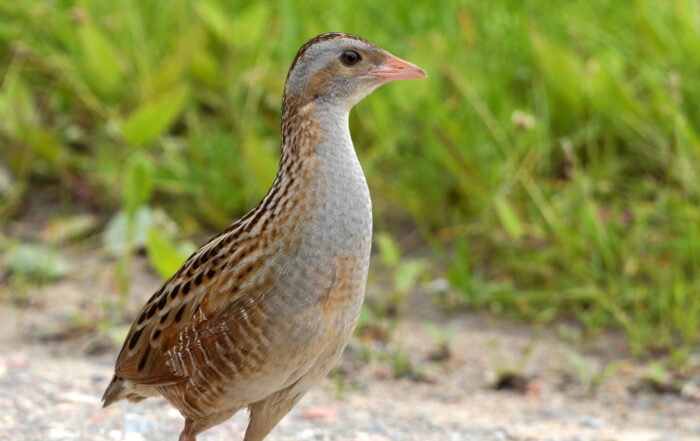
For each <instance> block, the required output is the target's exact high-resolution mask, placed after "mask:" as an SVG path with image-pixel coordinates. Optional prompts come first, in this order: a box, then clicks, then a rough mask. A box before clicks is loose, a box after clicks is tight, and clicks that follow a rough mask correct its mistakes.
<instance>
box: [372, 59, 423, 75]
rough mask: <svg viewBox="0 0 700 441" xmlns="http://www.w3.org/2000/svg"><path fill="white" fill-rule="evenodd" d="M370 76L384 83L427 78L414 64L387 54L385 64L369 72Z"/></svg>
mask: <svg viewBox="0 0 700 441" xmlns="http://www.w3.org/2000/svg"><path fill="white" fill-rule="evenodd" d="M370 75H373V76H375V77H379V78H381V79H383V80H384V81H394V80H413V79H418V78H425V77H427V76H428V74H427V73H425V71H424V70H423V69H421V68H420V67H418V66H416V65H415V64H413V63H409V62H408V61H406V60H402V59H401V58H399V57H395V56H393V55H391V54H389V59H388V60H387V61H386V62H384V63H383V64H382V65H380V66H377V68H376V69H374V70H372V71H370Z"/></svg>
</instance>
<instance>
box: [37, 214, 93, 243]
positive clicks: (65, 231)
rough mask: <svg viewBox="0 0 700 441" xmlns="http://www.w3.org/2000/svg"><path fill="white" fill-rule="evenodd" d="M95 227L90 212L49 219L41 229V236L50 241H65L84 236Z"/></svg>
mask: <svg viewBox="0 0 700 441" xmlns="http://www.w3.org/2000/svg"><path fill="white" fill-rule="evenodd" d="M96 227H97V218H96V217H95V216H94V215H92V214H80V215H77V216H70V217H60V218H56V219H51V220H50V221H49V224H48V225H47V226H46V228H44V229H43V230H42V231H41V238H42V239H43V240H45V241H46V242H50V243H65V242H69V241H71V240H74V239H78V238H81V237H84V236H86V235H87V234H88V233H90V232H91V231H93V230H94V229H95V228H96Z"/></svg>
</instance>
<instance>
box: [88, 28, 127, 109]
mask: <svg viewBox="0 0 700 441" xmlns="http://www.w3.org/2000/svg"><path fill="white" fill-rule="evenodd" d="M78 35H79V38H80V42H81V45H82V52H83V60H82V61H83V66H82V67H83V71H84V72H85V75H86V76H87V77H88V79H89V82H90V84H91V86H92V87H93V89H94V90H96V91H97V92H99V93H100V94H102V95H106V96H114V95H115V94H116V92H117V91H118V90H119V89H120V88H121V87H122V85H123V84H124V78H123V76H122V72H121V67H120V65H119V56H118V54H117V51H116V49H115V48H114V46H113V45H112V43H111V42H110V41H109V40H108V39H107V37H105V35H104V34H103V33H102V31H101V30H100V29H99V28H98V27H97V26H95V25H94V24H93V23H92V22H91V21H89V20H86V21H85V22H83V23H82V24H81V25H80V28H79V31H78Z"/></svg>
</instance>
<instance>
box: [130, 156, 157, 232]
mask: <svg viewBox="0 0 700 441" xmlns="http://www.w3.org/2000/svg"><path fill="white" fill-rule="evenodd" d="M152 190H153V164H152V163H151V162H150V161H149V160H148V158H146V157H145V156H143V155H138V154H137V155H133V156H132V157H131V158H129V161H128V162H127V165H126V179H125V182H124V193H123V204H124V211H125V212H126V215H127V217H128V218H130V219H131V218H132V217H133V216H134V215H135V213H136V210H137V209H138V208H139V207H140V206H142V205H144V204H146V203H147V202H148V200H149V199H150V197H151V193H152Z"/></svg>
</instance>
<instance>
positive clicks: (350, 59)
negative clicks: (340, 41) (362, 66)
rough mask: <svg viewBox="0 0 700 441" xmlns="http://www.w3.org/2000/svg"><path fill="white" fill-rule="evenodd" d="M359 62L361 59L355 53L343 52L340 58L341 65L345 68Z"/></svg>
mask: <svg viewBox="0 0 700 441" xmlns="http://www.w3.org/2000/svg"><path fill="white" fill-rule="evenodd" d="M360 60H362V57H361V56H360V54H358V53H357V52H355V51H345V52H343V54H342V55H341V56H340V61H342V63H343V64H344V65H346V66H353V65H355V64H357V63H358V62H359V61H360Z"/></svg>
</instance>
